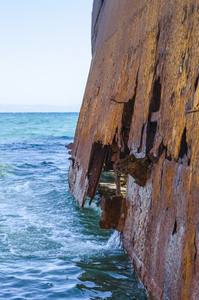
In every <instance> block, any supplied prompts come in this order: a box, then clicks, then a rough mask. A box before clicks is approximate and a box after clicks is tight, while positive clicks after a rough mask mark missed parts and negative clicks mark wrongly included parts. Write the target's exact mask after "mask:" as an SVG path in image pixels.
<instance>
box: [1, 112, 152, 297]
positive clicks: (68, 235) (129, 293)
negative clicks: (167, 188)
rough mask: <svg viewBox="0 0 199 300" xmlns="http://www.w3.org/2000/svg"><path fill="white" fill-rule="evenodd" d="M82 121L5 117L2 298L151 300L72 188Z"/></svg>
mask: <svg viewBox="0 0 199 300" xmlns="http://www.w3.org/2000/svg"><path fill="white" fill-rule="evenodd" d="M77 118H78V114H76V113H74V114H71V113H65V114H64V113H63V114H61V113H60V114H54V113H51V114H46V113H45V114H18V113H17V114H0V128H1V131H0V299H15V300H17V299H20V300H23V299H35V300H45V299H46V300H47V299H63V298H64V299H71V300H72V299H143V300H144V299H147V297H146V295H145V292H144V290H143V288H142V286H141V285H140V283H139V282H138V280H137V277H136V275H135V274H134V272H133V271H132V268H131V265H130V262H129V260H128V257H127V255H126V254H125V253H124V252H123V250H122V249H121V248H120V249H118V248H117V238H118V237H117V236H116V233H115V234H113V232H111V231H106V230H101V229H100V228H99V225H98V224H99V220H100V208H99V207H98V205H97V204H96V203H93V204H92V205H91V206H90V207H89V206H88V205H86V207H85V209H84V210H82V209H80V208H79V207H78V206H77V205H76V202H75V201H74V199H73V197H72V196H71V194H70V191H69V187H68V173H67V172H68V167H69V161H68V157H69V155H68V151H67V149H66V148H65V145H66V144H69V143H70V142H72V141H73V137H74V132H75V126H76V122H77Z"/></svg>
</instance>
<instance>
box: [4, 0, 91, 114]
mask: <svg viewBox="0 0 199 300" xmlns="http://www.w3.org/2000/svg"><path fill="white" fill-rule="evenodd" d="M92 2H93V0H0V111H3V110H8V106H10V105H12V106H13V107H16V105H22V106H24V110H26V109H27V106H29V110H32V109H33V110H34V108H32V107H31V106H32V105H36V106H37V105H42V106H43V107H44V106H45V109H46V106H49V105H54V106H64V107H67V110H68V111H78V109H79V108H80V105H81V102H82V99H83V94H84V89H85V85H86V80H87V76H88V71H89V67H90V60H91V12H92ZM21 109H22V110H23V108H22V107H21ZM45 109H44V110H45ZM63 109H64V110H65V108H63ZM51 110H53V108H51ZM55 110H56V109H55Z"/></svg>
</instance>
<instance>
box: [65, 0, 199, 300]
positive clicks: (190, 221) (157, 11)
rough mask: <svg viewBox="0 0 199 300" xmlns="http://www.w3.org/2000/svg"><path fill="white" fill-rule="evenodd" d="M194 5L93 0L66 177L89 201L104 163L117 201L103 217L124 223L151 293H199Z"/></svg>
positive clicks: (108, 222)
mask: <svg viewBox="0 0 199 300" xmlns="http://www.w3.org/2000/svg"><path fill="white" fill-rule="evenodd" d="M196 4H197V3H196V1H195V2H193V1H191V0H176V1H173V0H170V1H163V0H159V1H156V0H152V1H146V0H141V1H135V0H133V1H132V0H123V1H115V0H109V1H103V3H102V1H101V0H94V6H93V25H92V49H93V59H92V63H91V68H90V73H89V77H88V82H87V86H86V90H85V94H84V100H83V104H82V108H81V112H80V116H79V120H78V124H77V129H76V134H75V140H74V145H73V148H72V157H71V165H70V170H69V183H70V188H71V192H72V194H73V195H74V197H75V199H76V200H77V202H78V203H79V205H80V206H83V205H84V202H85V201H86V196H87V194H88V195H90V199H91V200H90V201H92V199H93V197H94V195H95V193H96V191H97V187H98V184H99V180H100V176H101V173H102V171H103V170H104V169H108V170H111V172H113V171H114V172H115V178H116V179H115V180H116V181H115V183H116V192H115V196H114V197H113V198H114V200H113V198H110V199H109V197H108V198H107V199H106V200H103V201H102V206H103V205H104V212H103V213H102V221H101V226H102V227H104V228H109V227H111V228H113V227H114V228H115V229H117V230H119V231H122V232H123V238H124V246H125V250H126V251H127V253H128V254H129V257H130V259H131V260H132V263H133V266H134V268H135V270H137V272H138V274H139V276H140V278H141V280H142V281H143V282H144V285H145V286H146V288H147V290H148V292H149V298H150V299H157V300H163V299H169V300H173V299H175V300H181V299H190V300H195V299H199V289H198V281H199V279H198V278H199V267H198V266H199V258H198V253H199V251H198V249H199V232H198V221H199V220H198V216H199V206H198V199H199V184H198V182H199V120H198V114H197V112H198V111H199V110H198V105H199V87H198V82H199V71H198V66H199V55H198V45H199V35H198V28H199V19H198V12H199V10H198V5H196ZM122 173H124V174H127V175H126V176H128V181H127V191H126V196H125V199H126V200H124V197H122V196H121V175H122ZM124 202H125V203H126V204H125V205H124V206H125V207H126V208H125V211H126V213H124V218H123V208H122V207H123V204H124ZM103 203H104V204H103ZM121 216H122V217H121Z"/></svg>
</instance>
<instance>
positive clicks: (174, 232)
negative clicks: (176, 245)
mask: <svg viewBox="0 0 199 300" xmlns="http://www.w3.org/2000/svg"><path fill="white" fill-rule="evenodd" d="M176 233H177V220H176V219H175V223H174V228H173V232H172V235H174V234H176Z"/></svg>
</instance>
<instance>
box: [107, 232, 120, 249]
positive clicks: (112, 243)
mask: <svg viewBox="0 0 199 300" xmlns="http://www.w3.org/2000/svg"><path fill="white" fill-rule="evenodd" d="M106 247H107V248H113V249H122V248H123V243H122V237H121V233H120V232H118V231H116V230H115V231H114V233H113V234H112V235H111V237H110V238H109V240H108V242H107V245H106Z"/></svg>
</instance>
